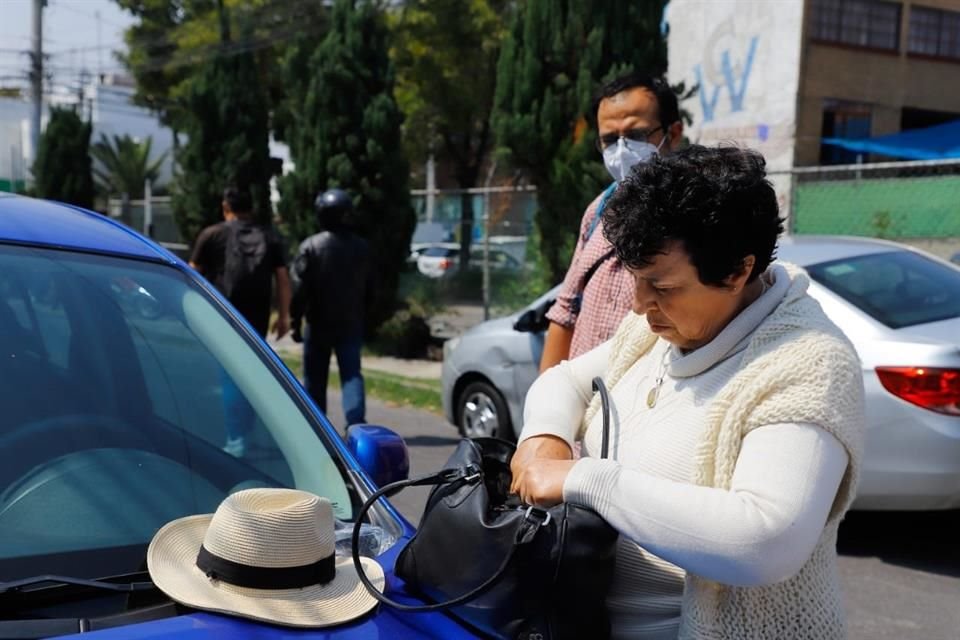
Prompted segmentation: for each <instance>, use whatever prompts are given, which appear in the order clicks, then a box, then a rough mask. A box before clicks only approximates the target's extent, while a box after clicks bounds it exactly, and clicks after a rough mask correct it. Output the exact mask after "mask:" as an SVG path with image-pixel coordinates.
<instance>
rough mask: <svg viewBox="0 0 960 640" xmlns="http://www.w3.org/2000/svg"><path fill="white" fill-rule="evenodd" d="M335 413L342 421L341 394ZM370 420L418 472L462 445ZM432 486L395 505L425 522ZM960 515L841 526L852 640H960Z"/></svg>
mask: <svg viewBox="0 0 960 640" xmlns="http://www.w3.org/2000/svg"><path fill="white" fill-rule="evenodd" d="M330 401H331V405H330V406H331V411H330V416H331V418H332V419H333V420H334V422H335V423H336V424H342V420H343V418H342V415H343V414H342V412H341V411H340V408H339V406H338V403H339V396H338V395H337V394H335V393H333V392H331V397H330ZM367 413H368V415H367V418H368V420H369V421H370V422H374V423H378V424H383V425H384V426H388V427H390V428H392V429H394V430H395V431H397V432H398V433H400V434H401V435H402V436H403V437H404V438H406V440H407V443H408V445H409V446H410V457H411V473H413V474H419V473H425V472H429V471H434V470H436V469H438V468H440V467H441V466H442V465H443V463H444V461H445V460H446V458H447V456H449V455H450V452H451V451H452V450H453V448H454V446H455V445H456V443H457V441H458V436H457V434H456V431H455V430H454V428H453V427H452V426H450V425H448V424H447V423H446V421H445V420H443V419H442V418H440V417H438V416H436V415H434V414H431V413H427V412H424V411H417V410H414V409H405V408H396V407H388V406H386V405H384V404H383V403H379V402H377V401H374V400H371V401H369V409H368V412H367ZM427 493H428V490H427V489H408V490H407V491H406V492H404V494H401V495H400V496H398V497H397V498H395V499H394V500H393V502H394V503H395V504H396V505H397V506H398V508H399V509H400V510H401V512H402V513H403V514H404V515H405V516H406V517H407V518H409V519H410V520H411V521H412V522H417V521H418V520H419V517H420V514H421V512H422V509H423V504H424V501H425V500H426V496H427ZM958 535H960V511H953V512H947V513H921V514H916V513H853V514H851V515H850V516H848V518H847V520H846V521H845V522H844V524H843V525H842V527H841V529H840V545H839V547H840V552H841V558H840V573H841V578H842V580H843V584H844V589H845V596H846V598H847V603H848V610H849V612H850V622H851V625H850V626H851V629H850V640H957V639H958V638H960V541H958Z"/></svg>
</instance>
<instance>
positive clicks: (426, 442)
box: [404, 436, 460, 447]
mask: <svg viewBox="0 0 960 640" xmlns="http://www.w3.org/2000/svg"><path fill="white" fill-rule="evenodd" d="M404 441H405V442H406V443H407V446H408V447H455V446H457V443H458V442H460V438H457V437H453V438H448V437H444V436H408V437H406V438H404Z"/></svg>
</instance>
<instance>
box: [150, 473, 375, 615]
mask: <svg viewBox="0 0 960 640" xmlns="http://www.w3.org/2000/svg"><path fill="white" fill-rule="evenodd" d="M334 546H335V538H334V523H333V509H332V507H331V506H330V501H329V500H327V499H326V498H320V497H317V496H315V495H313V494H312V493H307V492H306V491H297V490H294V489H248V490H246V491H240V492H237V493H234V494H232V495H230V496H227V498H226V499H225V500H224V501H223V502H222V503H221V504H220V506H219V507H218V508H217V512H216V513H214V514H212V515H210V514H207V515H199V516H189V517H186V518H180V519H179V520H174V521H173V522H170V523H168V524H167V525H165V526H164V527H163V528H162V529H160V531H158V532H157V535H155V536H154V538H153V540H152V541H151V542H150V548H149V549H148V550H147V568H148V569H149V571H150V577H151V578H152V579H153V581H154V583H155V584H156V585H157V586H158V587H159V588H160V589H162V590H163V592H164V593H166V594H167V595H168V596H170V597H171V598H172V599H173V600H176V601H177V602H180V603H183V604H185V605H187V606H190V607H194V608H196V609H204V610H207V611H218V612H221V613H228V614H231V615H236V616H242V617H245V618H252V619H254V620H262V621H265V622H272V623H276V624H283V625H289V626H294V627H326V626H330V625H335V624H339V623H342V622H346V621H348V620H353V619H354V618H357V617H359V616H361V615H363V614H364V613H366V612H367V611H369V610H370V609H372V608H373V607H374V605H376V603H377V601H376V600H375V599H374V598H373V596H371V595H370V594H369V593H367V590H366V589H365V588H364V586H363V584H362V583H361V582H360V579H359V578H358V577H357V573H356V570H355V569H354V567H353V562H352V560H351V559H350V558H337V557H335V555H334ZM360 561H361V563H362V564H363V568H364V570H365V571H366V574H367V576H369V577H370V579H371V581H372V582H373V584H374V585H376V587H377V588H378V589H379V590H381V591H382V590H383V583H384V578H383V569H382V568H381V567H380V565H379V564H377V563H376V562H374V561H373V560H371V559H369V558H360Z"/></svg>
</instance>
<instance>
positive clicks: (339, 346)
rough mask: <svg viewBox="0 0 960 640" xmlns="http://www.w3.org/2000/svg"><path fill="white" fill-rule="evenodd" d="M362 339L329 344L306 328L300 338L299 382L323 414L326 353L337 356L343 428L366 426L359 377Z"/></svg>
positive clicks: (328, 370) (327, 371) (364, 405)
mask: <svg viewBox="0 0 960 640" xmlns="http://www.w3.org/2000/svg"><path fill="white" fill-rule="evenodd" d="M362 344H363V339H362V337H361V336H360V335H359V334H358V335H356V336H352V337H350V338H346V339H344V340H340V341H337V342H334V343H333V344H331V343H330V342H328V341H326V340H323V339H322V338H321V337H318V336H311V335H310V327H309V326H308V327H307V328H306V330H305V331H304V334H303V382H304V386H305V387H306V388H307V392H308V393H309V394H310V397H311V398H313V401H314V402H316V403H317V406H318V407H320V409H321V410H322V411H323V412H324V413H326V412H327V379H328V378H329V375H330V353H331V352H334V353H336V354H337V367H338V368H339V369H340V388H341V391H342V392H343V415H344V416H345V417H346V419H347V426H350V425H352V424H360V423H363V422H366V401H365V399H364V390H363V375H362V374H361V373H360V347H361V346H362Z"/></svg>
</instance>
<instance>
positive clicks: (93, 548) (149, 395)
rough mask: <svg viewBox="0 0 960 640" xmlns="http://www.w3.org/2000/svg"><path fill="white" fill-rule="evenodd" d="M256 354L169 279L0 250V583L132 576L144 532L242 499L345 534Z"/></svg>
mask: <svg viewBox="0 0 960 640" xmlns="http://www.w3.org/2000/svg"><path fill="white" fill-rule="evenodd" d="M254 344H255V343H254V342H253V341H252V339H251V338H250V337H248V336H244V334H243V333H242V332H241V330H240V325H239V324H238V323H237V322H236V320H235V319H233V318H232V317H231V315H230V314H228V313H226V312H225V311H224V310H223V309H222V308H221V307H220V305H219V304H218V303H217V302H216V301H215V299H213V298H212V297H210V296H209V295H207V294H206V292H204V290H203V289H202V288H201V287H199V286H197V285H196V284H195V283H194V282H193V281H192V280H191V279H190V278H189V277H188V276H187V275H186V274H184V273H182V272H181V271H179V270H177V269H175V268H172V267H170V266H165V265H160V264H152V263H147V262H143V261H137V260H128V259H122V258H115V257H107V256H101V255H89V254H86V255H85V254H79V253H72V252H65V251H57V250H52V249H49V250H48V249H37V248H26V247H15V246H5V245H0V381H2V384H0V579H2V580H16V579H17V578H21V577H27V576H33V575H38V574H44V573H54V574H61V575H72V576H77V577H96V576H106V575H119V574H123V573H129V572H135V571H140V570H143V569H144V564H143V562H144V557H145V551H146V547H147V545H148V544H149V542H150V540H151V538H152V537H153V535H154V533H155V532H156V531H157V529H159V528H160V527H161V526H163V525H164V524H165V523H167V522H168V521H170V520H173V519H175V518H179V517H182V516H186V515H191V514H199V513H212V512H213V511H214V510H215V509H216V507H217V505H218V504H219V503H220V501H221V500H222V499H223V498H224V497H225V496H226V495H228V494H229V493H231V492H234V491H237V490H240V489H244V488H251V487H295V488H298V489H304V490H307V491H312V492H314V493H317V494H319V495H322V496H326V497H327V498H329V499H330V500H331V501H332V502H333V505H334V510H335V513H336V515H337V517H338V518H339V519H341V520H344V521H349V520H351V519H352V514H353V512H354V509H355V508H356V507H357V505H358V499H359V497H358V495H357V492H356V490H355V488H354V485H353V484H352V482H351V481H350V479H349V478H350V476H349V475H348V474H347V472H346V470H345V468H344V466H343V463H342V461H341V459H340V458H339V457H338V456H336V455H334V453H333V451H332V448H331V446H330V445H329V443H328V442H326V441H325V440H324V438H325V437H327V436H324V435H319V434H321V433H324V432H322V429H321V427H320V425H319V424H318V422H317V419H316V417H315V416H312V415H311V414H310V413H309V412H308V410H307V407H306V405H305V404H304V403H303V402H302V400H301V399H300V398H298V397H297V396H296V395H295V393H294V387H293V386H292V384H290V383H289V382H288V381H286V380H285V379H284V378H283V377H282V376H280V375H278V370H277V369H276V368H275V365H274V364H272V363H271V362H270V361H269V359H267V358H266V357H265V356H264V355H263V353H262V352H261V351H259V350H258V349H256V348H254ZM237 412H240V413H242V414H244V415H246V416H247V419H246V422H245V424H246V429H247V431H246V435H245V442H246V446H245V451H244V452H243V453H242V454H237V452H236V451H234V452H233V454H235V455H231V453H228V452H226V451H225V450H224V444H225V440H226V437H227V433H226V429H225V425H226V424H227V422H228V420H231V419H237V416H236V414H237Z"/></svg>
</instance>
